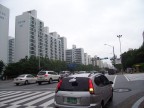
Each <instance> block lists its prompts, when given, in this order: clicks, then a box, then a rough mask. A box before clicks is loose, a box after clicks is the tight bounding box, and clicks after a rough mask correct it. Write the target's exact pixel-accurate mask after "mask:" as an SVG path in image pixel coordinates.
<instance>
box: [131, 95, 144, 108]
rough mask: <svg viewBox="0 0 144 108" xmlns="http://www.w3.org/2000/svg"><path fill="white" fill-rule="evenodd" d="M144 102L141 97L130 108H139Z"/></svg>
mask: <svg viewBox="0 0 144 108" xmlns="http://www.w3.org/2000/svg"><path fill="white" fill-rule="evenodd" d="M143 101H144V96H143V97H141V98H140V99H139V100H138V101H136V103H134V105H133V106H132V108H139V106H140V104H141V103H142V102H143Z"/></svg>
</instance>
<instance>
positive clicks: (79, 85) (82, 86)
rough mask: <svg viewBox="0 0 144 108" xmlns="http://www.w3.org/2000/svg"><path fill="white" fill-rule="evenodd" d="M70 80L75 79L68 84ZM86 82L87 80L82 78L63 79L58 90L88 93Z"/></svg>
mask: <svg viewBox="0 0 144 108" xmlns="http://www.w3.org/2000/svg"><path fill="white" fill-rule="evenodd" d="M71 79H75V81H74V82H70V80H71ZM88 81H89V78H83V77H76V78H72V77H68V78H64V79H63V81H62V85H61V87H60V90H61V91H88V88H89V84H88Z"/></svg>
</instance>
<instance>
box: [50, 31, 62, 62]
mask: <svg viewBox="0 0 144 108" xmlns="http://www.w3.org/2000/svg"><path fill="white" fill-rule="evenodd" d="M49 36H50V59H53V60H61V61H62V42H61V40H60V39H59V38H60V35H59V34H57V32H51V33H49Z"/></svg>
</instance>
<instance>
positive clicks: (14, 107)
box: [7, 105, 21, 108]
mask: <svg viewBox="0 0 144 108" xmlns="http://www.w3.org/2000/svg"><path fill="white" fill-rule="evenodd" d="M20 106H21V105H13V106H9V107H7V108H18V107H20Z"/></svg>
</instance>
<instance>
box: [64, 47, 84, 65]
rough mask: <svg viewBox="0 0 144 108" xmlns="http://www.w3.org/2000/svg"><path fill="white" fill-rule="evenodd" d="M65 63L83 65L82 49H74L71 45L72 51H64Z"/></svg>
mask: <svg viewBox="0 0 144 108" xmlns="http://www.w3.org/2000/svg"><path fill="white" fill-rule="evenodd" d="M66 62H67V63H69V64H70V63H75V64H85V61H84V49H83V48H76V46H75V45H73V48H72V49H68V50H66Z"/></svg>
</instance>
